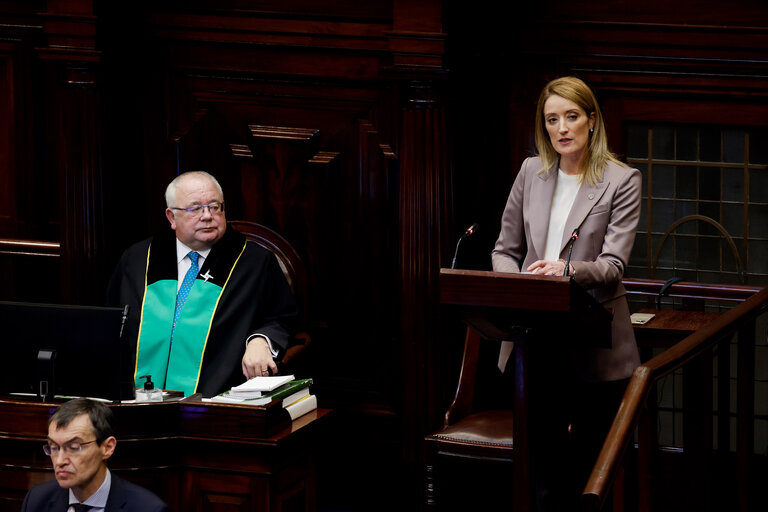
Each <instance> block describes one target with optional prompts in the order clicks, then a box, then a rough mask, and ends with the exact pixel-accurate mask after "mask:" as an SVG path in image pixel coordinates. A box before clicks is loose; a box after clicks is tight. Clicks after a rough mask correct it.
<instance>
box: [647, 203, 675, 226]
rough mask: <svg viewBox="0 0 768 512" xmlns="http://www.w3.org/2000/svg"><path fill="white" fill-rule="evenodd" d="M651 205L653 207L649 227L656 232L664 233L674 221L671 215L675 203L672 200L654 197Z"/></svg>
mask: <svg viewBox="0 0 768 512" xmlns="http://www.w3.org/2000/svg"><path fill="white" fill-rule="evenodd" d="M651 207H652V208H653V220H652V226H651V229H652V230H653V231H654V232H656V233H664V232H665V231H666V230H667V228H668V227H669V226H670V225H671V224H672V222H674V219H673V218H672V215H673V214H674V212H675V203H674V202H673V201H665V200H659V199H654V200H653V201H652V203H651Z"/></svg>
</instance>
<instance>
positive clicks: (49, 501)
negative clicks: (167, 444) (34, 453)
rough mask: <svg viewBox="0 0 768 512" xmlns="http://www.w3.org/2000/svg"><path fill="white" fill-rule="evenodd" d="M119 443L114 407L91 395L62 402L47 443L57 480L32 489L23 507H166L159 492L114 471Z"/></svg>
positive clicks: (150, 510) (34, 511)
mask: <svg viewBox="0 0 768 512" xmlns="http://www.w3.org/2000/svg"><path fill="white" fill-rule="evenodd" d="M116 444H117V440H116V439H115V436H114V433H113V430H112V411H111V409H110V408H109V407H107V406H106V405H104V404H103V403H100V402H96V401H95V400H89V399H87V398H77V399H75V400H70V401H69V402H67V403H65V404H63V405H62V406H61V407H59V408H58V409H57V410H56V412H55V413H53V415H52V416H51V418H50V419H49V420H48V443H47V444H46V445H44V446H43V448H44V450H45V453H46V454H47V455H49V456H50V457H51V462H52V463H53V471H54V473H55V475H56V480H55V481H50V482H45V483H43V484H40V485H37V486H35V487H33V488H32V489H30V491H29V492H28V493H27V496H26V497H25V498H24V504H23V505H22V508H21V510H22V512H49V511H60V512H64V511H68V512H72V511H74V512H80V511H84V510H89V511H91V512H102V511H103V512H113V511H117V510H121V511H123V512H167V510H168V507H167V506H166V504H165V503H163V501H162V500H160V498H158V497H157V496H155V495H154V494H152V493H151V492H149V491H148V490H146V489H144V488H143V487H139V486H137V485H134V484H132V483H130V482H126V481H125V480H123V479H121V478H119V477H118V476H116V475H113V474H111V473H110V471H109V469H107V459H109V458H110V457H111V456H112V454H113V453H114V451H115V445H116ZM67 507H69V508H67Z"/></svg>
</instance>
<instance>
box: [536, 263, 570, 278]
mask: <svg viewBox="0 0 768 512" xmlns="http://www.w3.org/2000/svg"><path fill="white" fill-rule="evenodd" d="M527 270H528V272H530V273H531V274H541V275H545V276H562V275H564V272H565V262H564V261H563V260H557V261H545V260H537V261H534V262H533V263H531V265H530V266H529V267H528V268H527Z"/></svg>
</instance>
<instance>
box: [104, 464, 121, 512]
mask: <svg viewBox="0 0 768 512" xmlns="http://www.w3.org/2000/svg"><path fill="white" fill-rule="evenodd" d="M111 476H112V483H111V484H110V487H109V496H108V497H107V506H106V507H105V508H104V512H116V511H118V510H123V508H125V502H126V499H125V491H124V490H123V481H122V480H121V479H120V478H119V477H117V476H115V474H114V473H112V475H111Z"/></svg>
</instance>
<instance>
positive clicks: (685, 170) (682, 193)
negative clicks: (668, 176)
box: [675, 165, 697, 199]
mask: <svg viewBox="0 0 768 512" xmlns="http://www.w3.org/2000/svg"><path fill="white" fill-rule="evenodd" d="M696 180H697V177H696V168H695V167H689V166H687V165H681V166H679V167H678V168H677V183H676V185H677V188H676V189H675V191H676V192H677V197H679V198H680V199H696V189H697V187H696Z"/></svg>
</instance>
